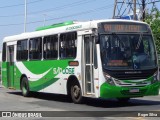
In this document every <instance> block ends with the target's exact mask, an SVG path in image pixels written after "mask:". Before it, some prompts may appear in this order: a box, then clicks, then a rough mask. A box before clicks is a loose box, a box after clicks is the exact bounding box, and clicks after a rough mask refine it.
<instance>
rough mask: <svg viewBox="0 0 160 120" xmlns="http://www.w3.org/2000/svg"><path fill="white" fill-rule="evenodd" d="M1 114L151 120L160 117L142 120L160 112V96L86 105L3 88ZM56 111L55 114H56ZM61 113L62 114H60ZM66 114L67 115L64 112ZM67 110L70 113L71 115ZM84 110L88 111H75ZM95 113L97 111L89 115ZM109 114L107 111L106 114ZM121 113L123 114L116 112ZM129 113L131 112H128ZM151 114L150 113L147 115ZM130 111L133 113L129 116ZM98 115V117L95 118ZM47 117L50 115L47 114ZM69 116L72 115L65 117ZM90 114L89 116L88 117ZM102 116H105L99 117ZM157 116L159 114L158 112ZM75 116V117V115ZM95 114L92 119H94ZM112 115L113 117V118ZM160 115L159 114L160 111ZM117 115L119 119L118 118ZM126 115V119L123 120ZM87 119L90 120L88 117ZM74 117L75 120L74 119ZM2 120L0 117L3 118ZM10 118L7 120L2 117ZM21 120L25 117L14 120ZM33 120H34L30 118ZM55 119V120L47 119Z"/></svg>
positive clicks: (87, 103) (89, 102)
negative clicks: (23, 94) (25, 112)
mask: <svg viewBox="0 0 160 120" xmlns="http://www.w3.org/2000/svg"><path fill="white" fill-rule="evenodd" d="M0 111H1V112H3V111H36V112H37V111H51V113H48V114H49V115H51V116H52V115H53V116H56V117H54V119H58V120H61V119H69V120H72V119H75V118H73V117H75V115H76V114H78V116H80V117H76V120H77V119H78V120H80V119H84V117H85V119H87V120H90V119H92V120H99V119H100V120H103V119H108V120H115V119H120V120H121V119H123V120H128V119H131V120H135V119H136V120H144V119H145V120H148V119H153V120H155V119H157V120H158V119H159V118H158V117H142V116H143V115H144V114H143V113H146V114H148V113H150V112H151V111H160V96H149V97H143V98H136V99H131V100H130V102H129V103H123V104H122V103H119V102H117V100H114V99H110V100H99V99H86V100H85V102H84V103H83V104H74V103H72V102H70V101H69V100H68V97H67V96H64V95H54V94H44V93H43V94H38V93H34V95H32V96H31V97H28V98H26V97H23V96H22V95H21V92H20V91H17V90H12V89H6V88H3V86H0ZM54 111H55V112H54ZM57 111H61V112H57ZM64 111H65V112H64ZM66 111H69V112H68V113H67V112H66ZM76 111H85V112H76ZM87 111H94V112H87ZM106 111H107V112H106ZM109 111H110V112H111V113H112V114H111V116H110V117H106V116H103V115H104V112H106V114H108V112H109ZM117 111H120V112H117ZM128 111H129V112H128ZM137 111H138V113H140V114H141V113H142V115H140V116H138V115H137V116H128V114H132V113H134V112H136V114H137ZM147 111H148V112H147ZM130 112H131V113H130ZM96 113H98V115H99V116H98V117H95V116H96ZM46 114H47V113H46ZM66 114H69V116H66ZM88 114H90V115H89V117H88V116H87V115H88ZM101 114H102V117H100V115H101ZM155 114H156V112H155ZM72 115H73V116H72ZM92 115H93V116H92ZM112 115H113V116H112ZM159 115H160V112H159ZM115 116H118V117H115ZM122 116H124V118H122ZM86 117H87V118H86ZM71 118H72V119H71ZM0 119H1V118H0ZM3 119H7V118H3ZM12 119H13V118H12ZM14 119H20V120H21V119H22V118H14ZM29 119H31V118H29ZM32 119H36V120H39V119H42V120H43V119H44V120H45V119H46V118H32ZM47 119H53V118H47Z"/></svg>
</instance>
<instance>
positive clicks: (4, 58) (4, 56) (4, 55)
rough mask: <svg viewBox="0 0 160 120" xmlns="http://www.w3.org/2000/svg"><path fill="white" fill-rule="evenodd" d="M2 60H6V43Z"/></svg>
mask: <svg viewBox="0 0 160 120" xmlns="http://www.w3.org/2000/svg"><path fill="white" fill-rule="evenodd" d="M2 61H3V62H5V61H6V43H3V51H2Z"/></svg>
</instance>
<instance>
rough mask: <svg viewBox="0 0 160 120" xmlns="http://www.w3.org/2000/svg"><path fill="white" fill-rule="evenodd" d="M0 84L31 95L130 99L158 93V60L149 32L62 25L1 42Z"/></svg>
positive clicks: (101, 23) (130, 25) (125, 26)
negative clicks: (0, 71) (44, 94)
mask: <svg viewBox="0 0 160 120" xmlns="http://www.w3.org/2000/svg"><path fill="white" fill-rule="evenodd" d="M2 51H3V52H2V53H3V55H2V83H3V85H4V86H5V87H7V88H10V87H11V88H15V89H21V90H22V94H23V96H29V94H30V93H31V92H32V91H34V92H44V93H54V94H64V95H69V96H70V97H71V98H72V100H73V102H74V103H81V102H82V100H83V98H84V97H91V98H117V99H118V100H120V101H128V100H129V99H130V98H134V97H143V96H149V95H158V94H159V87H160V82H159V80H158V79H159V76H158V75H159V72H158V60H157V53H156V49H155V44H154V39H153V36H152V32H151V29H150V27H149V26H148V25H147V24H146V23H144V22H138V21H129V20H113V19H110V20H94V21H87V22H75V21H67V22H64V23H59V24H53V25H51V26H45V27H40V28H38V29H37V30H36V31H34V32H29V33H22V34H19V35H14V36H9V37H5V38H4V40H3V50H2Z"/></svg>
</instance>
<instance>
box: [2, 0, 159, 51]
mask: <svg viewBox="0 0 160 120" xmlns="http://www.w3.org/2000/svg"><path fill="white" fill-rule="evenodd" d="M24 3H25V0H0V49H1V46H2V40H3V38H4V37H5V36H10V35H15V34H21V33H23V32H24V11H25V6H24ZM158 4H159V7H160V3H158ZM113 8H114V0H27V24H26V32H32V31H35V29H36V28H37V27H41V26H43V25H44V24H45V25H51V24H54V23H60V22H65V21H70V20H76V21H87V20H95V19H107V18H112V16H113ZM44 21H45V22H44Z"/></svg>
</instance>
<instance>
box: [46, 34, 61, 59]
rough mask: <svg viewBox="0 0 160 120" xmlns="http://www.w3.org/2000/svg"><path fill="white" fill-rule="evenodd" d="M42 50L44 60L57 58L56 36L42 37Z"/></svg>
mask: <svg viewBox="0 0 160 120" xmlns="http://www.w3.org/2000/svg"><path fill="white" fill-rule="evenodd" d="M43 50H44V51H43V58H44V59H56V58H57V57H58V35H53V36H46V37H44V42H43Z"/></svg>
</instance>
